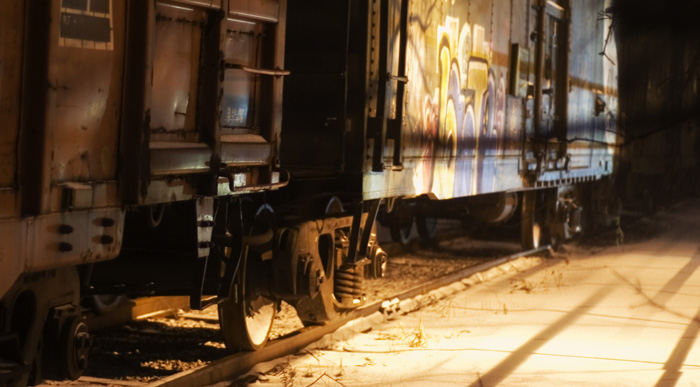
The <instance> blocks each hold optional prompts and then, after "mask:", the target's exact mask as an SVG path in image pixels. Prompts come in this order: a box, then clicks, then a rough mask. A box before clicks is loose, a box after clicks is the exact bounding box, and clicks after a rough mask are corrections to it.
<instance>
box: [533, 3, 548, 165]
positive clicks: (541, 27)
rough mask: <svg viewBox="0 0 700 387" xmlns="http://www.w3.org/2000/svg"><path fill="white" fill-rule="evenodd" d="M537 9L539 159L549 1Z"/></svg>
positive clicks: (536, 131)
mask: <svg viewBox="0 0 700 387" xmlns="http://www.w3.org/2000/svg"><path fill="white" fill-rule="evenodd" d="M535 8H536V9H537V22H536V29H535V31H536V35H537V42H536V45H535V101H534V105H535V106H534V109H533V110H534V113H535V116H534V117H533V124H534V125H533V126H534V130H535V143H534V144H533V145H534V149H533V150H534V152H535V155H537V157H539V154H540V153H541V152H542V151H543V143H542V142H543V139H542V87H543V81H544V79H543V77H544V54H545V44H546V42H547V37H546V36H545V31H546V29H545V22H546V21H547V0H538V1H537V4H536V5H535Z"/></svg>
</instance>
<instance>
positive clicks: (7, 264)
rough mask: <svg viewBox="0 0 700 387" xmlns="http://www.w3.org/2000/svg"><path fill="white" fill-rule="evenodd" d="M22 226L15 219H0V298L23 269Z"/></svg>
mask: <svg viewBox="0 0 700 387" xmlns="http://www.w3.org/2000/svg"><path fill="white" fill-rule="evenodd" d="M23 240H24V235H23V234H22V228H21V227H19V226H18V221H17V220H16V219H0V298H2V297H3V296H4V295H5V292H7V291H8V290H9V289H10V287H12V285H13V284H14V283H15V281H16V280H17V278H18V277H19V275H20V274H22V272H23V269H24V262H23V261H22V257H24V251H23V243H22V241H23Z"/></svg>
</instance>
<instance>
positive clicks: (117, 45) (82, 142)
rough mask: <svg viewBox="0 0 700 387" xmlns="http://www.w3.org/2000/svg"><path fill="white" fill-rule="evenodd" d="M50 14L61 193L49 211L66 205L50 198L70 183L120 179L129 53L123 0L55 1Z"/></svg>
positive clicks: (56, 184) (53, 171) (54, 145)
mask: <svg viewBox="0 0 700 387" xmlns="http://www.w3.org/2000/svg"><path fill="white" fill-rule="evenodd" d="M51 12H52V18H51V20H52V23H51V26H50V35H49V57H48V62H49V67H48V79H49V82H50V85H49V88H48V90H47V91H46V93H47V105H48V106H47V113H46V114H47V121H46V129H45V133H46V145H45V149H46V154H47V155H49V156H50V180H51V185H52V188H51V190H52V191H56V192H55V193H53V192H52V193H50V195H49V197H47V198H45V199H44V212H53V211H60V210H61V209H62V207H61V206H56V202H55V201H54V200H51V199H50V198H51V197H57V196H59V195H62V192H63V190H64V187H65V183H69V184H72V183H76V184H86V185H90V184H92V183H93V182H97V181H108V180H115V179H116V170H117V149H118V136H119V126H118V125H119V108H120V103H121V98H122V94H121V90H122V73H123V53H124V43H123V41H124V36H123V34H124V23H125V22H124V12H125V9H124V4H123V2H121V1H112V0H102V1H91V2H67V1H59V0H54V2H53V6H52V11H51ZM76 192H78V191H76ZM81 192H82V191H81ZM78 197H79V201H80V203H79V205H80V206H81V207H89V206H91V205H92V203H87V202H82V200H87V198H88V197H90V198H91V195H88V196H83V195H78ZM110 201H111V202H116V198H112V199H110Z"/></svg>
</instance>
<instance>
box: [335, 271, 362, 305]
mask: <svg viewBox="0 0 700 387" xmlns="http://www.w3.org/2000/svg"><path fill="white" fill-rule="evenodd" d="M362 269H364V268H362ZM363 282H364V276H363V273H362V270H358V269H357V268H351V269H342V268H341V269H338V270H336V272H335V277H334V283H333V291H334V293H335V297H336V298H337V299H339V300H341V301H342V300H345V299H361V298H362V288H363Z"/></svg>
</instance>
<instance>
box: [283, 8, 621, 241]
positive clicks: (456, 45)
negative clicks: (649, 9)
mask: <svg viewBox="0 0 700 387" xmlns="http://www.w3.org/2000/svg"><path fill="white" fill-rule="evenodd" d="M608 5H609V4H607V3H605V2H604V1H595V2H584V1H571V0H566V1H564V0H561V1H539V0H530V1H491V0H470V1H411V0H404V1H400V0H396V1H380V0H377V1H370V2H321V1H316V2H313V1H312V2H301V4H296V3H295V4H291V5H290V7H289V20H288V27H287V52H286V62H287V67H288V68H289V69H290V70H291V72H292V74H291V75H290V76H289V77H288V78H287V79H286V80H285V103H284V130H283V133H282V136H283V138H285V139H286V140H285V141H283V146H282V160H283V162H285V163H286V167H288V168H289V169H290V170H292V171H297V173H293V174H294V175H296V176H308V177H317V178H321V177H329V176H330V177H332V176H337V175H342V176H344V177H345V182H346V183H347V184H352V187H351V188H350V191H351V192H355V193H359V192H361V193H362V198H363V199H364V200H374V199H377V198H419V199H424V198H431V199H441V200H440V201H426V200H412V201H406V200H404V201H403V203H404V205H398V204H397V203H396V202H397V201H395V200H393V199H389V200H386V201H385V202H386V204H387V206H386V208H387V209H388V210H390V211H389V212H388V214H383V213H380V215H379V216H380V219H382V220H384V221H386V222H387V223H388V224H389V225H390V226H391V227H392V235H394V236H396V239H402V236H403V237H405V232H407V231H409V227H410V225H411V224H412V222H413V217H414V216H416V218H417V219H416V220H417V221H418V231H419V233H420V234H423V235H427V236H429V235H430V233H431V224H430V222H429V221H428V219H427V218H428V217H429V216H435V214H441V213H442V214H446V213H448V214H449V213H452V214H459V215H462V214H469V215H470V216H471V217H472V218H474V219H477V220H480V221H482V222H486V223H498V222H504V221H506V220H507V219H509V218H510V217H511V216H513V215H514V214H515V213H516V211H517V209H518V208H520V209H521V211H519V212H520V213H519V214H515V216H516V217H518V216H522V222H521V223H522V225H523V231H522V234H523V243H524V245H525V246H527V247H533V246H535V245H537V244H538V243H539V239H540V237H541V236H544V235H545V234H548V235H549V236H550V240H551V239H552V238H559V239H561V238H567V237H568V236H570V235H572V234H573V233H574V232H576V231H577V230H579V229H580V228H581V227H582V223H583V220H582V219H581V218H582V215H585V213H582V208H583V207H584V204H585V207H587V209H589V210H592V211H587V212H588V213H589V214H592V215H591V216H589V217H590V218H591V219H590V220H594V219H595V218H596V217H597V216H598V215H605V213H606V211H607V203H606V201H607V200H606V198H605V197H604V195H601V194H595V192H594V191H598V190H600V187H601V186H602V185H599V184H584V183H590V182H596V181H600V180H601V179H603V178H605V177H607V176H610V175H611V174H612V173H613V170H614V162H615V159H614V156H615V152H616V146H617V143H618V136H617V134H616V122H617V89H616V84H617V71H616V66H615V57H616V48H615V42H614V41H613V40H612V39H611V38H610V37H611V35H610V25H611V22H610V18H609V17H606V16H605V12H604V11H605V9H606V7H607V6H608ZM298 149H314V151H304V152H299V151H298ZM349 176H352V177H353V179H350V178H349ZM448 199H451V200H448ZM584 202H586V203H584ZM394 204H397V205H394ZM394 209H396V210H395V211H392V210H394ZM523 211H524V213H523ZM544 223H546V224H547V227H546V228H542V227H540V224H544ZM432 226H433V227H434V223H433V224H432Z"/></svg>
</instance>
